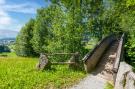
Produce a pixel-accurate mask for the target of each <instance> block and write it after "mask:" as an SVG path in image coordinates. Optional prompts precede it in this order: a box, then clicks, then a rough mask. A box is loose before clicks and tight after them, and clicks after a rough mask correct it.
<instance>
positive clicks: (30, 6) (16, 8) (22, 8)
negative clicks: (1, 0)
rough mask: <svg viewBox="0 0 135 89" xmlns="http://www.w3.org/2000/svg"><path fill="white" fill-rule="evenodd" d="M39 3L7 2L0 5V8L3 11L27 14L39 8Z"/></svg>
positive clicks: (33, 12)
mask: <svg viewBox="0 0 135 89" xmlns="http://www.w3.org/2000/svg"><path fill="white" fill-rule="evenodd" d="M39 7H40V5H38V4H36V3H23V4H12V5H11V4H8V5H2V6H1V8H2V9H3V10H4V11H10V12H20V13H27V14H35V13H36V9H37V8H39Z"/></svg>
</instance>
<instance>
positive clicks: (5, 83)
mask: <svg viewBox="0 0 135 89" xmlns="http://www.w3.org/2000/svg"><path fill="white" fill-rule="evenodd" d="M10 55H14V54H12V53H11V54H8V56H9V57H0V89H63V88H67V87H69V86H71V85H73V84H75V83H76V82H78V81H79V80H80V79H81V78H83V77H85V76H86V75H85V73H84V72H82V71H73V70H70V69H68V66H62V65H61V66H60V65H59V66H53V70H46V71H38V70H36V64H37V63H38V60H37V59H36V58H22V57H17V56H15V55H14V57H10Z"/></svg>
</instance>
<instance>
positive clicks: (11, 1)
mask: <svg viewBox="0 0 135 89" xmlns="http://www.w3.org/2000/svg"><path fill="white" fill-rule="evenodd" d="M45 1H46V0H0V30H1V31H2V30H11V31H19V30H20V29H21V27H22V26H23V25H24V24H25V23H26V22H28V20H29V19H30V18H34V17H35V16H36V10H37V9H38V8H41V7H47V6H48V5H49V3H50V2H47V1H46V2H45Z"/></svg>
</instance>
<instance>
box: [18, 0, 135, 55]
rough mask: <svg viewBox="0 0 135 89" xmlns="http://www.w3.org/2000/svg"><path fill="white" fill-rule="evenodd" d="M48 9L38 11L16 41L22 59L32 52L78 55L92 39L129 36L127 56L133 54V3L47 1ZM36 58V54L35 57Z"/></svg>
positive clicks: (121, 0) (116, 0)
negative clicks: (124, 33) (73, 53)
mask: <svg viewBox="0 0 135 89" xmlns="http://www.w3.org/2000/svg"><path fill="white" fill-rule="evenodd" d="M50 1H51V4H50V5H49V6H48V7H44V8H40V9H39V10H37V16H36V18H35V20H30V21H29V22H28V23H27V24H26V25H25V26H24V27H23V28H22V29H21V32H20V33H19V35H18V36H17V39H16V52H17V54H18V55H21V56H29V55H32V54H34V53H37V54H39V53H41V52H44V53H55V52H79V53H81V55H84V54H85V53H86V52H87V50H86V49H85V43H84V41H85V42H86V43H87V42H88V41H89V40H90V39H92V37H96V38H98V39H99V40H100V39H102V38H103V37H104V36H106V35H110V34H120V33H122V32H126V33H128V34H129V36H128V37H129V38H131V39H127V46H126V48H127V51H126V52H127V54H129V55H128V57H130V58H132V57H133V58H134V56H133V55H134V54H132V55H131V56H130V54H131V53H130V52H132V53H133V49H134V41H133V39H134V38H135V33H134V28H135V23H134V22H135V8H134V5H135V1H134V0H50ZM34 55H35V54H34Z"/></svg>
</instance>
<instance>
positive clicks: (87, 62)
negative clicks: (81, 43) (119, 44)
mask: <svg viewBox="0 0 135 89" xmlns="http://www.w3.org/2000/svg"><path fill="white" fill-rule="evenodd" d="M114 40H116V36H114V35H111V36H108V37H106V38H104V39H103V40H101V41H100V42H99V44H97V45H96V46H95V48H94V49H93V50H92V51H90V52H89V53H88V54H86V56H85V57H84V58H83V61H84V67H85V70H86V72H87V73H90V72H91V71H92V69H94V68H95V66H96V64H97V63H98V61H99V59H100V58H101V56H102V54H103V53H104V52H105V50H106V49H107V47H108V46H109V45H110V44H111V43H112V42H113V41H114Z"/></svg>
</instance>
